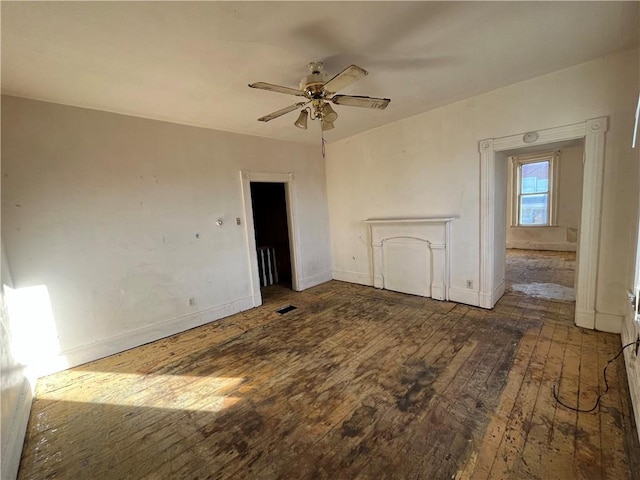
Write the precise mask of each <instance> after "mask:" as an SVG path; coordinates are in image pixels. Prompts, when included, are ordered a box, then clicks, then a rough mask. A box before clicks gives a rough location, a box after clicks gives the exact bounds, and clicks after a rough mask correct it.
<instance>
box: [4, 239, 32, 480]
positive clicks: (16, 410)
mask: <svg viewBox="0 0 640 480" xmlns="http://www.w3.org/2000/svg"><path fill="white" fill-rule="evenodd" d="M0 249H1V250H2V270H1V272H2V285H1V287H2V288H0V374H1V387H2V389H1V391H0V425H1V426H2V428H1V429H0V434H1V436H0V438H1V442H0V458H2V461H1V470H0V478H3V479H7V480H8V479H11V478H15V477H16V475H17V473H18V467H19V465H20V455H21V453H22V444H23V442H24V433H25V431H26V428H27V422H28V420H29V410H30V408H31V399H32V390H31V385H30V384H29V382H28V380H27V377H26V375H25V366H24V365H22V364H21V363H20V362H19V361H18V360H17V359H16V358H15V355H14V352H13V344H14V341H15V336H14V328H13V327H12V325H11V321H10V318H9V313H8V308H7V304H6V295H5V290H6V291H9V290H10V289H12V288H13V281H12V279H11V271H10V269H9V262H8V261H7V257H6V255H5V251H4V244H2V245H0Z"/></svg>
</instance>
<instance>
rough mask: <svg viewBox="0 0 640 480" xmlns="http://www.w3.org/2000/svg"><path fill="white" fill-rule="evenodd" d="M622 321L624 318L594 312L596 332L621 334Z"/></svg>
mask: <svg viewBox="0 0 640 480" xmlns="http://www.w3.org/2000/svg"><path fill="white" fill-rule="evenodd" d="M623 320H624V317H623V316H622V315H615V314H611V313H602V312H596V330H600V331H601V332H609V333H621V332H622V321H623Z"/></svg>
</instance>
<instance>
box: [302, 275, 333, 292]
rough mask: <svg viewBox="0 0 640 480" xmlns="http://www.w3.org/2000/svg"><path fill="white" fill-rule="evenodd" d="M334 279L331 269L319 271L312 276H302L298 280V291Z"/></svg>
mask: <svg viewBox="0 0 640 480" xmlns="http://www.w3.org/2000/svg"><path fill="white" fill-rule="evenodd" d="M331 280H333V276H332V275H331V271H328V272H322V273H318V274H316V275H311V276H310V277H306V278H301V279H299V280H298V291H299V292H301V291H302V290H306V289H307V288H311V287H315V286H317V285H320V284H321V283H325V282H329V281H331Z"/></svg>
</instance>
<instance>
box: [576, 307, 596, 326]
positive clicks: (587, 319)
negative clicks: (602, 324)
mask: <svg viewBox="0 0 640 480" xmlns="http://www.w3.org/2000/svg"><path fill="white" fill-rule="evenodd" d="M575 322H576V325H577V326H578V327H582V328H589V329H591V330H593V329H594V328H595V325H596V312H595V311H593V310H582V309H581V308H578V307H577V306H576V320H575Z"/></svg>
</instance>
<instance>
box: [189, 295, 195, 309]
mask: <svg viewBox="0 0 640 480" xmlns="http://www.w3.org/2000/svg"><path fill="white" fill-rule="evenodd" d="M195 304H196V299H195V298H193V297H189V306H190V307H193V306H194V305H195Z"/></svg>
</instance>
